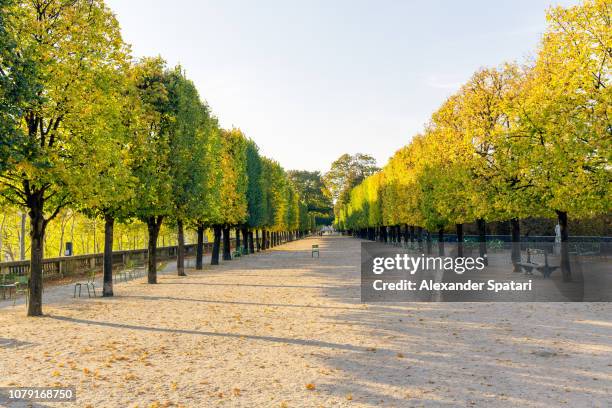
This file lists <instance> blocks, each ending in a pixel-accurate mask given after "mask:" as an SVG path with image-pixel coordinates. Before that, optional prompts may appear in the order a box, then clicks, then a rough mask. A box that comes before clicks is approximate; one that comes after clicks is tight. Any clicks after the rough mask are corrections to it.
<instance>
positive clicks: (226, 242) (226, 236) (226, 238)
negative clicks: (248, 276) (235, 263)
mask: <svg viewBox="0 0 612 408" xmlns="http://www.w3.org/2000/svg"><path fill="white" fill-rule="evenodd" d="M223 260H224V261H231V260H232V251H231V248H230V227H225V228H223Z"/></svg>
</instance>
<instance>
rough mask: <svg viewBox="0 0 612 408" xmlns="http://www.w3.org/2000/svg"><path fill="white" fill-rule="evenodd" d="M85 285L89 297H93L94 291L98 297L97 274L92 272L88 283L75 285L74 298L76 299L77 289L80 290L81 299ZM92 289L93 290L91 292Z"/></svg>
mask: <svg viewBox="0 0 612 408" xmlns="http://www.w3.org/2000/svg"><path fill="white" fill-rule="evenodd" d="M83 285H85V286H86V287H87V296H88V297H91V292H92V291H93V295H94V297H96V296H97V295H96V272H95V271H91V272H89V274H88V278H87V282H77V283H75V284H74V294H73V295H72V297H74V298H76V293H77V288H78V289H79V297H81V288H82V287H83ZM90 288H91V290H90Z"/></svg>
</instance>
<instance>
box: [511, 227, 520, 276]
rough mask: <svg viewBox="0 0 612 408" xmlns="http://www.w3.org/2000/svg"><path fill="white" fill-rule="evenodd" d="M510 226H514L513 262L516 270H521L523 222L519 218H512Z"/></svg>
mask: <svg viewBox="0 0 612 408" xmlns="http://www.w3.org/2000/svg"><path fill="white" fill-rule="evenodd" d="M510 226H511V228H512V244H511V245H512V252H511V259H512V264H513V265H514V272H520V271H521V267H520V266H519V265H518V263H519V262H521V224H520V222H519V219H518V218H512V219H511V220H510Z"/></svg>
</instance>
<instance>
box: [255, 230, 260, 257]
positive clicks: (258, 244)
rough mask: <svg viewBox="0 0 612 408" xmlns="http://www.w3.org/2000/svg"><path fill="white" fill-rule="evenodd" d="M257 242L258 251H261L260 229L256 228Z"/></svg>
mask: <svg viewBox="0 0 612 408" xmlns="http://www.w3.org/2000/svg"><path fill="white" fill-rule="evenodd" d="M255 244H256V245H257V252H260V251H261V243H260V241H259V230H258V229H255Z"/></svg>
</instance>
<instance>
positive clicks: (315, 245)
mask: <svg viewBox="0 0 612 408" xmlns="http://www.w3.org/2000/svg"><path fill="white" fill-rule="evenodd" d="M315 253H316V254H317V258H319V257H320V255H319V245H317V244H313V246H312V252H311V254H310V255H311V257H312V258H314V254H315Z"/></svg>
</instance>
